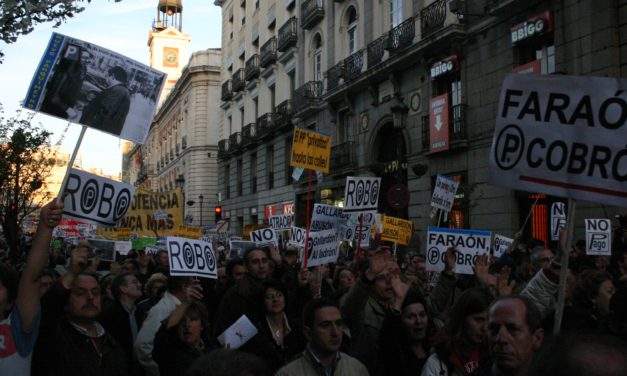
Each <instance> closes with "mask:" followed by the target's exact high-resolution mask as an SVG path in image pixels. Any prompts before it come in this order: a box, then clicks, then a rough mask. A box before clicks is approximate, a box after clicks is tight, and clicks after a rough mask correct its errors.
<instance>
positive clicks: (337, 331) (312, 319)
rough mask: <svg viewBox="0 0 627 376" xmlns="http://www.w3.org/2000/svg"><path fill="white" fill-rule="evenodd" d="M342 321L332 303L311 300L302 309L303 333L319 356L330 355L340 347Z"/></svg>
mask: <svg viewBox="0 0 627 376" xmlns="http://www.w3.org/2000/svg"><path fill="white" fill-rule="evenodd" d="M343 330H344V321H343V320H342V314H341V312H340V309H339V307H338V305H337V303H335V302H334V301H331V300H327V299H313V300H311V301H309V302H308V303H307V304H306V305H305V307H304V309H303V332H304V334H305V337H306V338H307V341H308V342H309V344H310V345H311V346H312V347H313V348H314V350H315V351H316V352H318V353H319V354H325V355H326V354H331V353H335V352H337V351H339V349H340V347H341V346H342V335H343Z"/></svg>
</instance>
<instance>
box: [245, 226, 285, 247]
mask: <svg viewBox="0 0 627 376" xmlns="http://www.w3.org/2000/svg"><path fill="white" fill-rule="evenodd" d="M250 240H251V241H252V242H254V243H255V244H257V245H264V244H273V245H274V246H275V247H278V246H279V239H278V237H277V236H276V231H275V230H274V229H271V228H262V229H260V230H256V231H252V232H251V233H250Z"/></svg>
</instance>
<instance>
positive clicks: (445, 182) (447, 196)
mask: <svg viewBox="0 0 627 376" xmlns="http://www.w3.org/2000/svg"><path fill="white" fill-rule="evenodd" d="M457 188H459V182H457V181H455V180H453V179H451V178H449V177H446V176H443V175H438V178H437V179H436V181H435V188H434V189H433V197H432V198H431V206H432V207H434V208H436V209H440V210H444V211H446V212H450V211H451V209H452V208H453V201H455V193H457Z"/></svg>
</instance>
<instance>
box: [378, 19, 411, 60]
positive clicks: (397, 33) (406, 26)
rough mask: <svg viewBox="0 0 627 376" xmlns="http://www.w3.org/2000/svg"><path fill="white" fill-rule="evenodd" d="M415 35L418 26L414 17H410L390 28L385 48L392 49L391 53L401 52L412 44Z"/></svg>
mask: <svg viewBox="0 0 627 376" xmlns="http://www.w3.org/2000/svg"><path fill="white" fill-rule="evenodd" d="M415 35H416V28H415V23H414V18H413V17H410V18H408V19H406V20H405V21H403V22H401V23H400V24H399V25H398V26H396V27H395V28H393V29H392V30H390V32H389V33H388V39H387V44H386V46H385V49H386V50H388V51H390V53H396V52H399V51H401V50H403V49H405V48H407V47H409V46H411V44H412V42H413V41H414V36H415Z"/></svg>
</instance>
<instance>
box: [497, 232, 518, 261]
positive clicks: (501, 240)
mask: <svg viewBox="0 0 627 376" xmlns="http://www.w3.org/2000/svg"><path fill="white" fill-rule="evenodd" d="M513 243H514V239H510V238H508V237H505V236H503V235H499V234H494V240H493V241H492V256H494V257H497V258H498V257H501V256H502V255H503V253H505V251H507V249H508V248H509V247H511V245H512V244H513Z"/></svg>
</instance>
